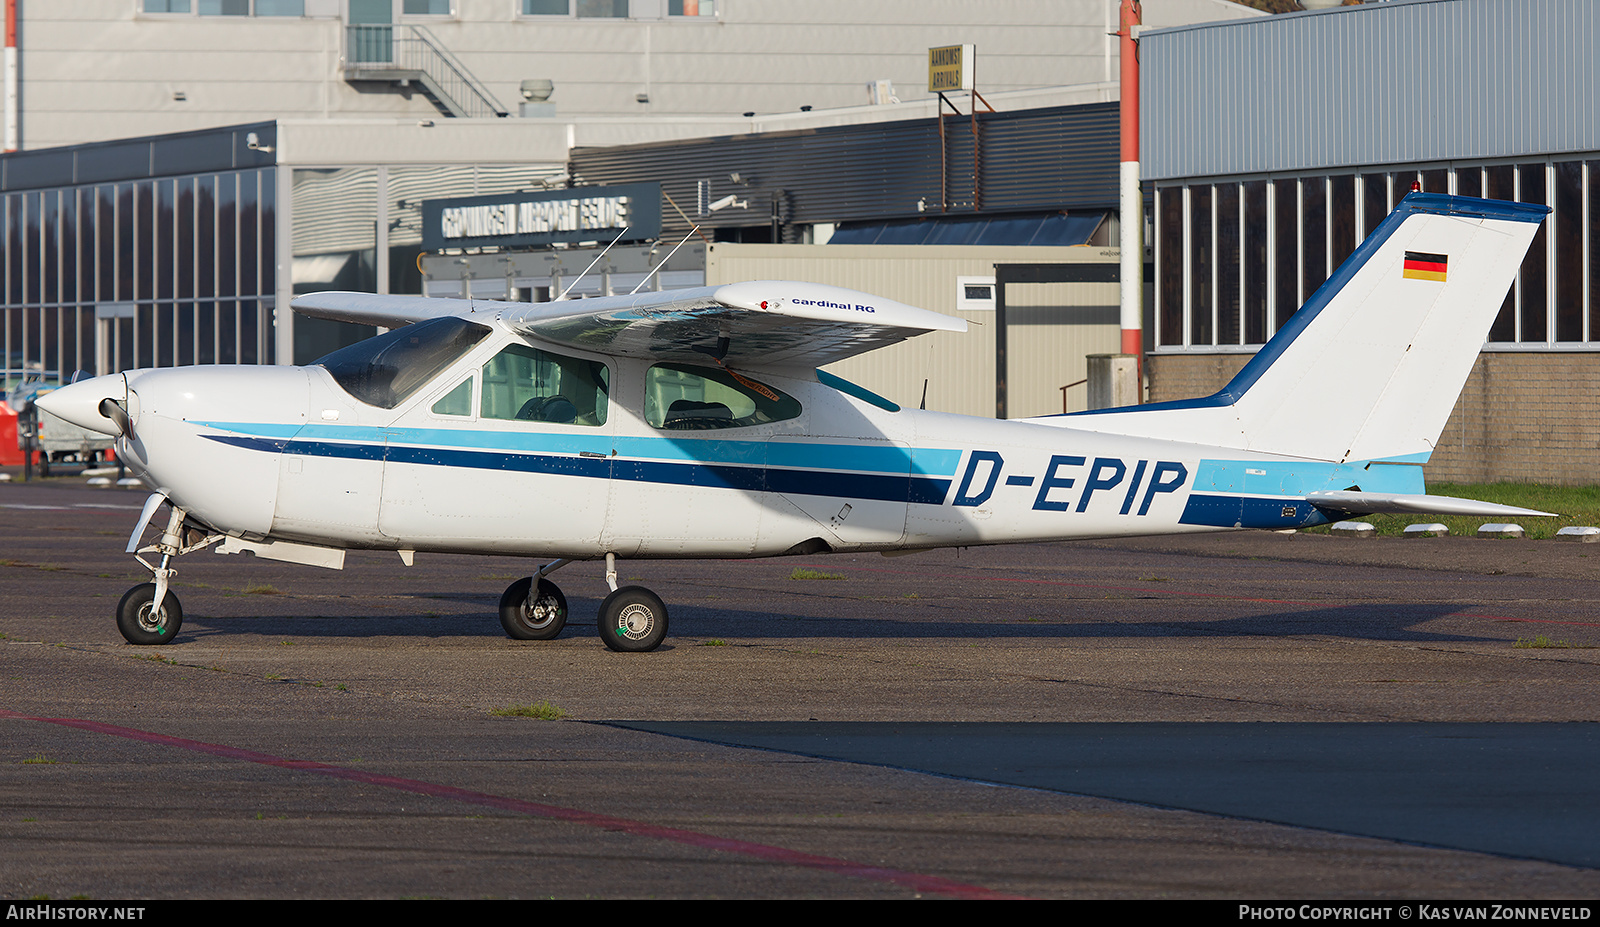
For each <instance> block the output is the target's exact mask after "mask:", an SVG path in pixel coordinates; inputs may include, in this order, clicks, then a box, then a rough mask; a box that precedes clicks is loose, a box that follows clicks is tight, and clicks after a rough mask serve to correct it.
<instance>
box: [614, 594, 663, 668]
mask: <svg viewBox="0 0 1600 927" xmlns="http://www.w3.org/2000/svg"><path fill="white" fill-rule="evenodd" d="M666 637H667V606H666V604H665V603H663V602H662V601H661V599H660V598H659V597H658V596H657V595H656V594H655V593H653V592H651V591H650V590H648V589H646V588H644V587H643V586H623V587H622V588H621V589H618V590H617V591H616V592H613V593H611V594H610V595H608V596H606V600H605V601H604V602H602V603H600V639H601V640H603V641H605V642H606V646H607V647H610V648H611V649H612V650H616V651H618V652H621V653H645V652H647V651H651V650H654V649H656V648H657V647H660V646H661V642H662V641H663V640H665V639H666Z"/></svg>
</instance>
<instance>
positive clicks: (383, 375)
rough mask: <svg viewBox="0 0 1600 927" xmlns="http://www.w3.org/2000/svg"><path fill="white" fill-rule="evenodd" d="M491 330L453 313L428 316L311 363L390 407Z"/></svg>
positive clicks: (361, 394) (367, 400)
mask: <svg viewBox="0 0 1600 927" xmlns="http://www.w3.org/2000/svg"><path fill="white" fill-rule="evenodd" d="M488 334H489V329H488V327H486V326H483V325H479V324H478V323H476V322H468V321H467V320H465V319H459V318H456V317H454V316H449V317H446V318H442V319H429V320H428V321H426V322H418V323H416V324H415V325H407V326H406V327H405V328H397V329H395V330H394V331H392V332H388V333H387V334H383V335H379V336H378V337H376V338H368V339H367V340H366V341H362V342H358V343H356V344H352V345H350V346H349V347H346V348H340V349H339V350H337V351H334V352H333V353H332V354H329V355H327V356H325V357H321V358H318V359H317V360H314V361H312V364H314V365H317V366H321V367H326V368H328V372H329V373H331V374H333V378H334V379H335V380H337V381H338V383H339V385H340V386H342V387H344V389H345V391H346V392H348V393H349V394H350V395H352V396H354V397H356V398H357V399H359V400H361V401H362V402H365V403H367V404H368V405H374V406H377V407H379V408H380V409H392V408H394V407H395V406H397V405H399V404H400V403H402V402H405V400H406V397H407V396H410V395H411V394H412V393H414V392H416V391H417V390H418V389H420V388H422V386H423V385H425V384H426V383H427V382H428V381H429V380H432V379H433V378H434V377H435V376H437V375H438V374H439V372H440V371H442V370H444V369H445V368H446V367H448V366H450V365H451V364H453V363H455V361H456V360H457V359H459V358H460V357H461V355H463V354H465V353H467V352H468V351H470V350H471V349H472V346H473V345H475V344H477V343H478V342H480V341H482V340H483V339H484V338H485V337H486V336H488Z"/></svg>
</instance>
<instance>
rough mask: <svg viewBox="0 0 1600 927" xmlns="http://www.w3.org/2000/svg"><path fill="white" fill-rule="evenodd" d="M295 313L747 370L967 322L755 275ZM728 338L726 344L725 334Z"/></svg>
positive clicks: (402, 299) (320, 300) (323, 302)
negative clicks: (464, 319)
mask: <svg viewBox="0 0 1600 927" xmlns="http://www.w3.org/2000/svg"><path fill="white" fill-rule="evenodd" d="M294 308H295V311H296V312H302V313H305V314H307V315H313V316H316V317H318V318H331V319H337V320H339V321H345V322H364V323H366V324H369V325H388V326H396V325H402V324H408V323H409V322H417V321H422V320H424V319H429V318H435V317H437V316H440V315H452V314H455V315H468V314H471V315H482V314H488V313H492V314H493V316H494V317H495V318H497V319H499V320H500V322H502V323H503V324H505V325H506V326H507V327H509V328H511V329H512V330H513V331H516V332H518V333H519V334H522V335H526V336H528V337H530V338H536V339H539V340H541V341H548V342H553V343H556V344H565V345H570V346H572V347H576V348H583V349H585V350H590V351H596V352H599V353H602V354H615V355H622V356H626V357H642V358H649V359H654V360H668V361H699V362H704V361H706V360H708V359H709V358H711V357H716V358H719V359H722V360H726V361H729V362H731V363H736V364H739V365H741V366H745V367H755V366H759V367H820V366H823V365H826V364H831V363H833V362H834V361H837V360H842V359H844V358H846V357H851V356H854V355H856V354H861V353H864V352H866V351H871V350H874V349H876V348H881V347H885V346H887V345H891V344H896V343H898V342H901V341H904V340H906V339H907V338H911V337H914V336H916V335H921V334H924V333H926V332H930V331H952V332H964V331H966V330H967V323H966V320H965V319H957V318H953V317H951V316H946V315H940V314H939V313H937V312H929V311H928V310H926V309H918V308H916V307H915V306H908V305H905V304H904V303H897V302H895V301H893V300H889V299H884V298H882V297H879V296H869V295H867V294H865V293H858V292H856V291H855V290H847V289H843V288H841V287H835V286H826V285H823V284H818V283H794V282H788V281H755V282H749V283H731V284H726V285H723V286H710V287H697V288H694V289H686V290H665V291H662V292H651V293H637V294H634V295H630V296H603V297H598V298H595V299H573V300H561V301H557V302H549V303H515V302H495V301H490V300H480V299H474V300H471V301H467V300H440V299H427V298H424V297H417V296H375V295H372V294H361V293H313V294H309V295H306V296H301V297H298V298H296V299H295V301H294ZM724 339H726V340H724Z"/></svg>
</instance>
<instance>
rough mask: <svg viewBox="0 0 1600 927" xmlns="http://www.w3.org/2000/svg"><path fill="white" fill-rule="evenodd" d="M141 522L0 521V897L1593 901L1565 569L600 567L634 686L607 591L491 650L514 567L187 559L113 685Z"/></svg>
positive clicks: (1578, 690) (1585, 685) (1589, 610)
mask: <svg viewBox="0 0 1600 927" xmlns="http://www.w3.org/2000/svg"><path fill="white" fill-rule="evenodd" d="M142 502H143V494H142V493H138V492H129V491H119V490H91V489H87V488H83V487H82V483H81V481H79V480H75V479H61V480H51V481H43V482H39V481H36V482H34V483H32V484H27V485H21V484H17V483H12V484H4V485H0V732H3V734H0V853H3V855H4V858H5V859H6V865H5V866H4V867H0V897H4V898H7V899H28V898H38V897H44V896H47V897H49V898H54V899H67V898H74V897H81V898H89V899H103V900H110V899H146V898H148V899H159V898H413V897H432V898H551V897H558V898H572V897H603V898H640V897H670V898H812V897H816V898H910V897H972V898H993V897H1034V898H1225V899H1258V900H1259V899H1272V898H1289V899H1312V898H1315V899H1321V898H1426V899H1439V898H1463V899H1465V898H1493V899H1507V900H1512V899H1533V898H1594V897H1596V896H1597V895H1600V872H1597V870H1596V867H1597V865H1600V837H1597V836H1595V835H1596V834H1600V826H1597V825H1600V801H1597V799H1600V784H1597V783H1596V781H1595V780H1596V777H1594V776H1593V775H1592V770H1594V769H1595V768H1597V763H1596V760H1597V759H1600V757H1597V755H1596V754H1597V750H1600V737H1597V735H1596V733H1595V731H1596V728H1595V726H1594V725H1593V724H1592V723H1591V722H1593V721H1594V720H1596V718H1597V715H1600V689H1597V686H1596V679H1597V672H1596V662H1597V658H1600V650H1596V649H1594V648H1595V647H1597V646H1600V604H1597V599H1600V597H1597V595H1596V592H1597V588H1596V585H1597V584H1596V582H1595V580H1594V574H1595V565H1596V564H1597V563H1600V545H1586V544H1573V543H1562V542H1555V541H1481V540H1477V539H1471V538H1460V539H1457V538H1442V539H1426V540H1417V539H1408V540H1399V539H1392V540H1386V539H1378V540H1370V541H1361V540H1353V539H1344V538H1331V537H1322V536H1306V535H1277V534H1268V533H1256V532H1248V533H1229V534H1220V535H1208V536H1202V537H1192V538H1183V539H1170V538H1167V539H1159V538H1158V539H1144V540H1135V541H1123V542H1114V543H1111V542H1079V543H1070V544H1045V545H1021V546H1014V547H1003V548H986V549H970V550H964V551H960V552H956V551H941V552H932V553H927V554H921V555H915V556H909V557H897V558H884V557H881V556H878V555H876V554H870V555H836V556H831V557H803V558H788V559H777V560H760V561H735V562H721V563H716V562H683V563H678V562H628V561H624V562H623V563H622V564H621V565H620V569H621V573H622V578H623V581H624V582H626V583H637V584H640V585H645V586H648V587H650V588H651V589H653V590H654V591H655V592H656V593H657V594H659V595H660V596H662V598H663V599H665V600H666V602H667V603H668V605H669V607H670V608H671V616H672V629H671V636H670V637H669V638H668V641H667V644H666V645H665V646H663V647H662V648H661V649H660V650H658V651H656V652H655V653H651V654H639V655H629V654H615V653H611V652H610V651H608V650H606V649H605V648H604V647H602V646H601V645H600V643H599V641H598V640H597V638H596V632H595V629H594V623H593V615H594V612H595V609H596V608H597V606H598V604H599V601H600V599H601V598H602V597H603V593H604V591H605V586H604V580H603V566H602V565H600V564H574V565H572V566H569V567H567V568H565V569H564V570H562V571H561V572H559V573H558V574H556V576H555V577H554V578H555V579H556V581H558V582H559V583H560V584H561V586H562V588H563V589H564V590H565V592H566V595H567V598H568V601H569V604H570V606H571V613H572V617H571V619H569V624H568V629H567V631H566V632H565V633H564V634H563V635H562V636H561V638H560V639H558V640H556V641H551V642H519V641H512V640H509V639H507V638H506V637H504V635H503V633H502V632H501V630H500V627H499V623H498V621H497V620H496V618H495V617H494V612H495V607H496V603H497V602H498V599H499V596H500V593H501V591H502V590H503V588H504V587H505V586H506V585H507V584H509V583H510V582H512V581H513V580H514V579H516V578H517V577H518V576H520V575H525V574H526V564H525V563H524V562H522V561H517V560H512V559H489V558H467V557H454V556H443V555H435V556H429V555H426V554H419V555H418V556H417V559H416V566H415V567H412V568H407V567H405V566H404V565H403V564H402V563H401V562H400V560H399V558H398V557H395V556H393V555H392V554H391V555H381V554H365V553H357V554H352V555H351V556H350V557H349V558H348V562H347V566H346V569H345V570H344V571H342V572H335V571H326V570H319V569H316V568H313V567H302V566H294V565H289V564H280V563H273V562H270V561H262V560H254V559H252V558H248V557H240V556H218V555H215V554H211V553H209V552H206V553H196V554H191V555H188V556H186V557H183V558H181V559H180V560H179V561H178V562H177V566H178V568H179V571H180V572H179V575H178V577H177V584H176V586H175V591H176V593H177V594H178V595H179V596H180V597H181V598H182V602H183V607H184V612H185V622H184V626H183V630H182V632H181V633H180V634H179V635H178V638H177V640H176V641H175V642H174V643H173V644H171V645H168V646H166V647H159V648H137V647H131V646H128V645H127V644H125V643H123V641H122V639H121V637H120V635H119V634H118V633H117V631H116V627H115V625H114V623H113V620H112V614H113V611H114V609H115V607H116V603H117V600H118V598H120V596H121V595H122V593H123V592H124V591H125V590H126V589H127V588H128V587H130V586H131V585H134V584H136V583H139V582H144V581H146V579H147V575H146V574H144V573H143V571H142V570H141V569H140V568H139V567H138V566H137V564H136V563H134V562H133V560H132V558H131V557H129V556H128V555H126V554H123V553H122V548H123V545H124V543H125V541H126V538H127V533H128V531H129V529H130V528H131V526H132V524H133V522H134V520H135V519H136V518H137V515H138V509H139V507H140V505H141V504H142ZM797 568H800V569H802V570H806V571H810V572H809V573H796V569H797ZM816 574H822V575H823V576H825V577H827V578H797V577H803V576H814V575H816ZM1519 644H1520V646H1519ZM541 702H544V703H549V705H551V706H554V707H555V708H556V709H559V711H561V712H564V717H562V718H561V719H559V720H541V719H539V718H535V717H526V716H500V715H496V714H494V712H495V711H497V710H498V711H504V710H507V709H515V708H518V707H520V706H531V705H537V704H539V703H541Z"/></svg>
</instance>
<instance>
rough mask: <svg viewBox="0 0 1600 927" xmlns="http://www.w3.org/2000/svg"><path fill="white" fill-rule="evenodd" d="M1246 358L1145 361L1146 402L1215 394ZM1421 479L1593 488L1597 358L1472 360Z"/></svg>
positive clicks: (1599, 397) (1512, 355)
mask: <svg viewBox="0 0 1600 927" xmlns="http://www.w3.org/2000/svg"><path fill="white" fill-rule="evenodd" d="M1249 359H1250V355H1248V354H1152V355H1147V356H1146V360H1145V364H1146V368H1145V369H1146V370H1147V371H1148V372H1149V377H1150V401H1151V402H1164V401H1166V400H1169V399H1189V398H1192V397H1195V396H1206V395H1210V394H1211V393H1214V392H1216V391H1217V390H1219V389H1221V388H1222V387H1223V385H1224V384H1226V383H1227V382H1228V380H1229V379H1231V378H1232V377H1233V375H1234V374H1235V373H1237V372H1238V370H1239V368H1240V367H1243V366H1244V365H1245V363H1246V362H1247V361H1249ZM1424 470H1425V472H1426V473H1427V478H1428V479H1429V480H1437V481H1442V482H1456V483H1489V482H1497V481H1501V480H1516V481H1528V482H1536V483H1553V484H1561V485H1590V484H1594V483H1600V353H1590V352H1582V353H1577V352H1574V353H1562V352H1555V351H1548V352H1546V351H1529V352H1493V353H1490V352H1486V353H1484V354H1480V355H1478V360H1477V362H1476V363H1475V364H1473V367H1472V373H1471V375H1470V376H1468V377H1467V384H1466V386H1465V387H1463V388H1462V390H1461V397H1460V398H1459V399H1458V400H1456V407H1455V410H1454V411H1452V412H1451V413H1450V420H1449V422H1447V423H1446V424H1445V426H1444V433H1443V434H1441V435H1440V436H1439V446H1438V448H1437V449H1436V450H1435V451H1434V454H1433V459H1432V460H1430V461H1429V462H1428V465H1427V467H1425V468H1424Z"/></svg>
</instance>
